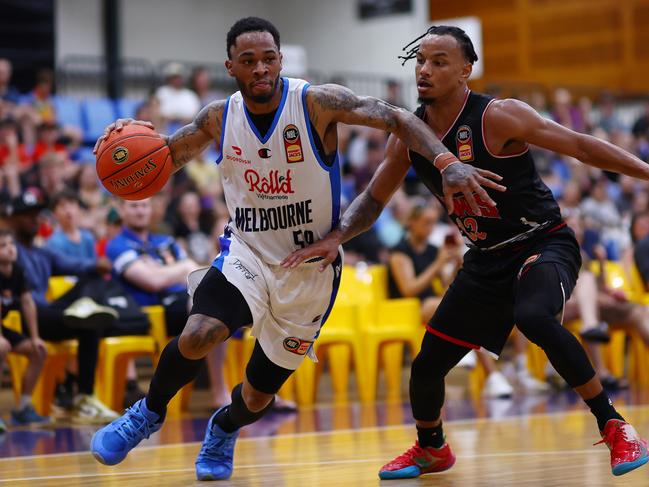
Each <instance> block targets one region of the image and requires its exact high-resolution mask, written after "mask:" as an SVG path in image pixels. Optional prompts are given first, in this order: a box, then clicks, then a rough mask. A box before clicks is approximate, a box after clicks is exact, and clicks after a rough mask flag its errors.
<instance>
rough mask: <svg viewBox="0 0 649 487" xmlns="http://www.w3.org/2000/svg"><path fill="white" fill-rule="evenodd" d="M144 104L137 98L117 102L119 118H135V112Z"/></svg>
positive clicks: (121, 99) (122, 99)
mask: <svg viewBox="0 0 649 487" xmlns="http://www.w3.org/2000/svg"><path fill="white" fill-rule="evenodd" d="M142 103H143V101H142V100H140V99H137V98H120V99H119V100H117V101H116V102H115V108H116V109H117V116H118V117H119V118H135V112H136V111H137V109H138V107H139V106H140V105H141V104H142Z"/></svg>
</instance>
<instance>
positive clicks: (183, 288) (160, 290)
mask: <svg viewBox="0 0 649 487" xmlns="http://www.w3.org/2000/svg"><path fill="white" fill-rule="evenodd" d="M119 212H120V216H121V218H122V222H123V228H122V231H121V233H119V234H118V235H117V236H116V237H115V238H113V239H112V240H111V241H110V242H108V245H107V246H106V256H107V257H108V258H109V259H110V260H111V262H112V263H113V274H114V275H115V276H116V278H117V279H119V280H120V281H121V282H122V284H123V286H124V287H125V288H126V290H127V291H129V292H130V293H131V294H132V295H133V297H134V298H135V300H136V301H137V302H138V304H139V305H140V306H148V305H154V304H162V305H164V307H165V318H166V323H167V334H168V335H169V336H176V335H179V334H180V332H181V331H182V329H183V328H184V326H185V322H186V320H187V316H188V314H189V308H188V306H189V302H188V301H189V296H188V295H187V276H188V274H189V273H190V272H191V271H193V270H195V269H197V268H198V267H199V266H198V264H196V262H194V261H193V260H192V259H189V258H188V257H187V255H186V253H185V251H184V250H183V249H182V248H181V247H180V245H178V243H177V242H176V241H175V240H174V238H173V237H171V236H168V235H160V234H154V233H151V232H150V231H149V226H150V224H151V215H152V206H151V200H150V199H146V200H141V201H125V200H123V201H121V202H120V207H119Z"/></svg>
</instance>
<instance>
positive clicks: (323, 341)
mask: <svg viewBox="0 0 649 487" xmlns="http://www.w3.org/2000/svg"><path fill="white" fill-rule="evenodd" d="M355 325H356V307H355V306H353V305H350V304H345V303H338V302H336V303H335V304H334V306H333V308H332V309H331V313H330V314H329V317H328V318H327V322H326V323H325V324H324V326H323V327H322V330H321V331H320V336H319V337H318V339H317V340H316V342H315V345H314V346H315V351H316V354H317V355H318V359H319V363H318V364H314V363H313V362H312V361H311V360H310V359H309V358H308V357H307V358H305V359H304V361H303V362H302V364H301V365H300V367H299V368H298V369H297V370H296V371H295V374H294V376H295V387H296V395H297V402H298V404H300V405H301V406H311V405H313V403H314V402H315V400H316V392H317V384H318V377H319V373H320V372H321V371H322V362H323V360H324V359H325V357H326V360H327V363H328V365H329V372H330V374H331V383H332V389H333V393H334V401H335V402H337V403H342V402H345V401H347V399H348V388H349V371H350V362H351V360H352V359H353V361H354V363H355V364H358V363H359V362H360V361H362V357H363V355H362V350H361V345H360V342H361V340H360V337H359V335H358V331H357V329H356V326H355ZM316 365H317V366H316ZM355 371H356V381H357V383H358V384H359V385H360V383H361V382H362V381H363V376H362V374H361V373H360V370H359V367H358V366H357V367H356V368H355ZM359 388H360V386H359Z"/></svg>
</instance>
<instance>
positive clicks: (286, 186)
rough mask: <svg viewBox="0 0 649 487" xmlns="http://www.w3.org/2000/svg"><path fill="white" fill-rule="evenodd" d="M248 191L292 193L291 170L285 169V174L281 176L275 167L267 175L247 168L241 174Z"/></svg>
mask: <svg viewBox="0 0 649 487" xmlns="http://www.w3.org/2000/svg"><path fill="white" fill-rule="evenodd" d="M243 177H244V179H245V180H246V183H248V191H252V192H255V193H261V194H292V193H294V191H293V188H292V187H291V170H290V169H289V170H288V171H286V175H285V176H281V175H280V174H279V171H278V170H277V169H273V170H272V171H270V172H269V173H268V176H261V175H260V174H259V173H258V172H257V171H255V170H254V169H248V170H247V171H246V172H245V173H244V174H243Z"/></svg>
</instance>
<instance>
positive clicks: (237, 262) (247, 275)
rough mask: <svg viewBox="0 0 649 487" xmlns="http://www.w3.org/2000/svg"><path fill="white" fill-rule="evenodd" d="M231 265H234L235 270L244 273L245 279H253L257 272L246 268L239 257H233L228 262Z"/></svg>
mask: <svg viewBox="0 0 649 487" xmlns="http://www.w3.org/2000/svg"><path fill="white" fill-rule="evenodd" d="M230 265H231V266H232V267H234V268H235V269H236V270H238V271H241V273H242V274H243V275H244V277H245V278H246V279H249V280H251V281H254V280H255V277H257V274H255V273H254V272H252V271H251V270H250V269H248V268H247V267H246V266H245V265H243V263H242V262H241V261H240V260H239V259H235V260H234V262H232V263H231V264H230Z"/></svg>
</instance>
